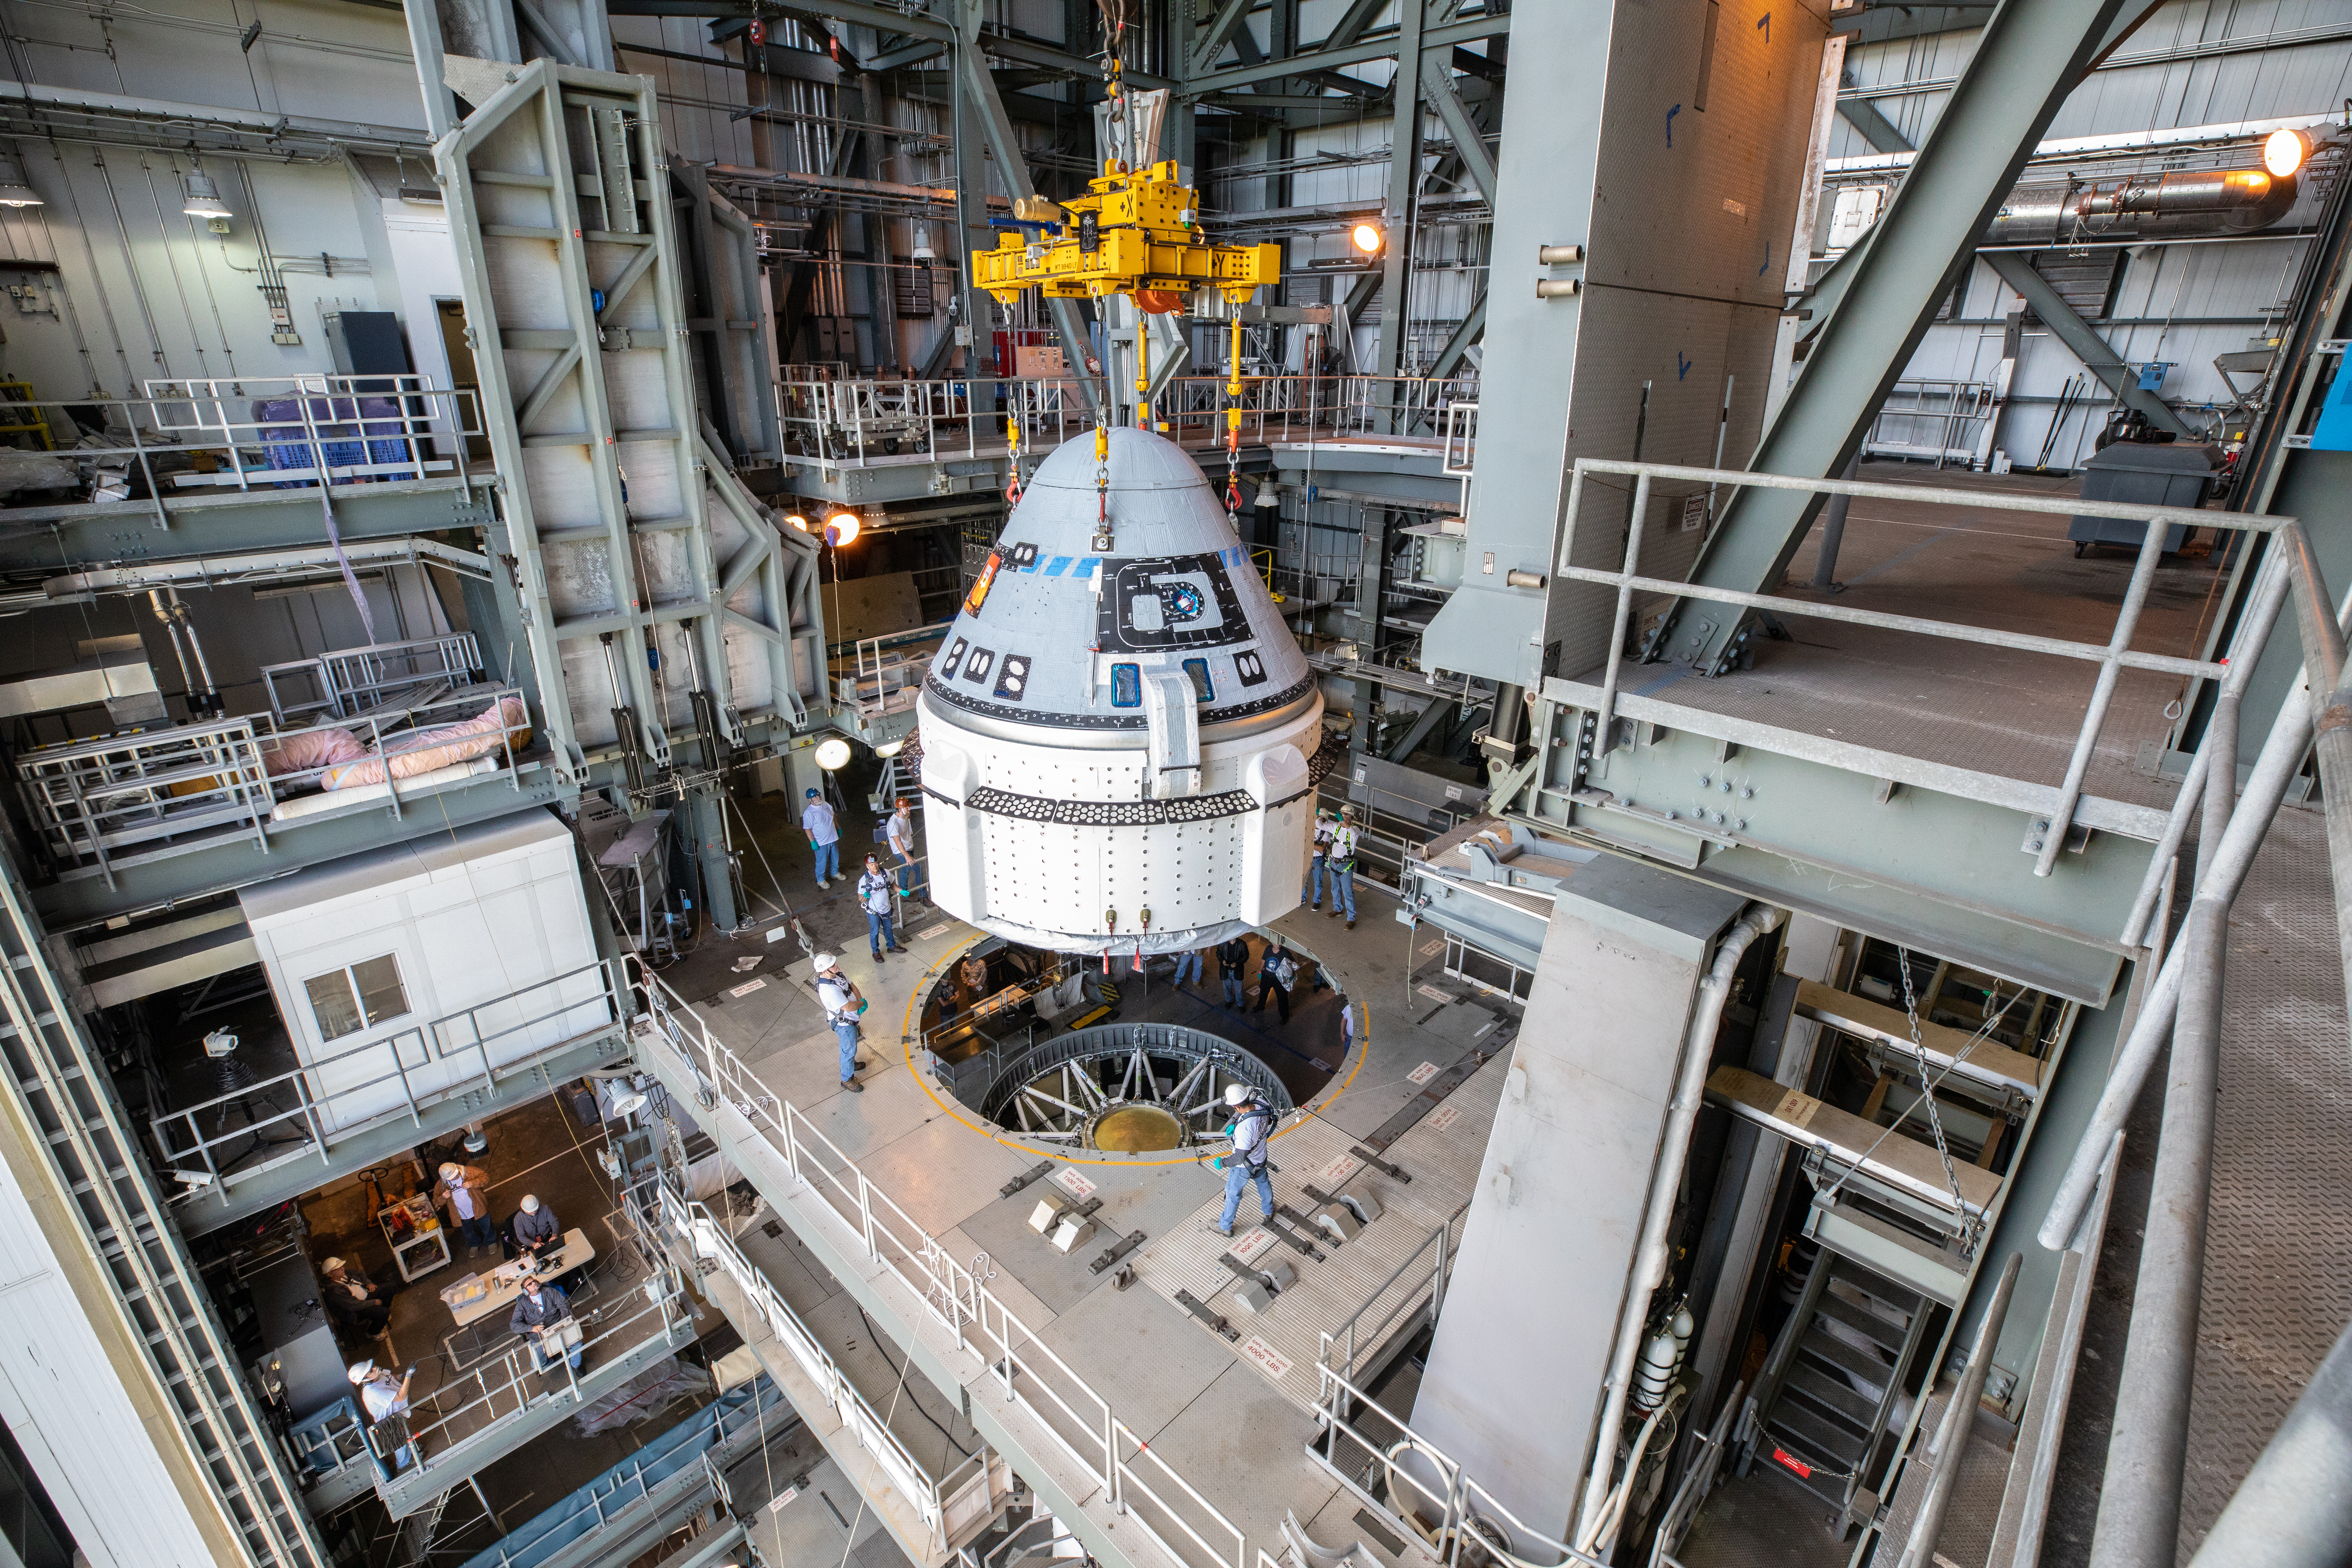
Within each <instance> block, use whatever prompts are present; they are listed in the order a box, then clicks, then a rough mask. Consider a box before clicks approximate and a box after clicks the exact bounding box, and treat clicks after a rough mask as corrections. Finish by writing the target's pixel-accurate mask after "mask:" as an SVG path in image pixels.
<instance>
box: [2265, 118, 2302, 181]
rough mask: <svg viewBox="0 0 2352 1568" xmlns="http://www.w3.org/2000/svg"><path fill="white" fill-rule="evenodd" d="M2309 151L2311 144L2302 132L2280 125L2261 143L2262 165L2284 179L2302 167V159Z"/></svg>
mask: <svg viewBox="0 0 2352 1568" xmlns="http://www.w3.org/2000/svg"><path fill="white" fill-rule="evenodd" d="M2310 153H2311V145H2310V143H2309V142H2305V140H2304V139H2303V132H2300V131H2289V130H2287V129H2285V128H2284V126H2282V127H2281V128H2280V129H2278V130H2276V131H2273V132H2271V133H2270V137H2269V139H2268V140H2266V141H2265V142H2263V168H2265V169H2268V170H2269V171H2270V172H2271V173H2272V174H2273V175H2275V176H2276V177H2277V178H2279V179H2282V180H2284V179H2285V178H2286V177H2287V176H2288V175H2289V174H2294V172H2295V171H2296V170H2297V169H2300V168H2302V167H2303V161H2304V159H2305V158H2306V157H2308V156H2309V155H2310Z"/></svg>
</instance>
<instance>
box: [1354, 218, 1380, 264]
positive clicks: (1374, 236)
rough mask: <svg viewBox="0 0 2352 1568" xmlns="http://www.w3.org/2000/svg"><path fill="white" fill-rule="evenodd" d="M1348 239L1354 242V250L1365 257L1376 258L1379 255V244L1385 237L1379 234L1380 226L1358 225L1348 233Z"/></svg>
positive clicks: (1374, 224) (1373, 224)
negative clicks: (1360, 252)
mask: <svg viewBox="0 0 2352 1568" xmlns="http://www.w3.org/2000/svg"><path fill="white" fill-rule="evenodd" d="M1348 237H1349V240H1351V241H1353V242H1354V244H1355V247H1356V248H1357V249H1358V250H1360V251H1362V252H1363V253H1364V254H1365V255H1366V256H1377V255H1379V254H1380V248H1381V240H1382V239H1384V238H1385V236H1384V235H1382V234H1381V226H1380V225H1378V224H1376V223H1360V224H1358V225H1357V226H1355V227H1354V228H1353V229H1352V230H1350V231H1349V235H1348Z"/></svg>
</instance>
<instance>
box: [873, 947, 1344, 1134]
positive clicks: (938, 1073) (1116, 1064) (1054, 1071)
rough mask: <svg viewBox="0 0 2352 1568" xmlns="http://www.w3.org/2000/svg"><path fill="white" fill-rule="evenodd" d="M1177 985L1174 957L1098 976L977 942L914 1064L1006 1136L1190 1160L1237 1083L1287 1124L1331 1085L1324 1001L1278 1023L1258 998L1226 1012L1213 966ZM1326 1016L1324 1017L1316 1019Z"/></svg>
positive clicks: (1093, 968)
mask: <svg viewBox="0 0 2352 1568" xmlns="http://www.w3.org/2000/svg"><path fill="white" fill-rule="evenodd" d="M1293 951H1294V952H1296V953H1297V956H1298V957H1299V958H1300V959H1302V960H1304V961H1306V962H1307V963H1311V962H1312V960H1311V958H1309V957H1308V955H1307V954H1305V953H1304V952H1298V951H1297V949H1296V948H1295V947H1294V949H1293ZM1254 979H1255V976H1254V975H1253V981H1254ZM1173 981H1174V960H1173V958H1172V957H1163V958H1158V959H1154V960H1153V961H1152V968H1151V970H1150V973H1148V974H1146V973H1137V972H1136V971H1135V970H1134V968H1133V966H1132V960H1131V959H1129V958H1126V957H1119V958H1115V959H1114V960H1113V961H1112V964H1111V967H1110V968H1109V969H1108V971H1106V970H1105V968H1104V967H1103V963H1102V959H1101V957H1100V956H1099V955H1096V956H1093V957H1087V956H1082V955H1072V954H1065V953H1055V952H1047V951H1045V950H1042V949H1036V948H1029V947H1024V946H1022V945H1020V944H1018V943H1013V942H1004V941H1003V940H1002V939H1000V938H995V937H986V938H982V939H981V940H979V941H977V942H973V943H972V944H971V946H970V947H969V948H967V949H965V950H964V951H963V952H960V953H958V954H957V955H956V956H955V957H954V958H953V959H951V960H950V961H949V962H948V963H947V964H945V965H944V966H943V967H942V968H941V969H940V972H939V973H938V975H937V976H936V977H935V979H934V981H933V984H932V985H931V988H930V990H929V993H928V994H926V995H925V996H924V997H923V999H922V1003H921V1005H920V1007H919V1012H918V1015H917V1016H918V1025H919V1030H920V1034H919V1045H920V1047H922V1052H923V1057H922V1058H921V1059H922V1060H923V1062H924V1065H925V1066H926V1067H927V1068H928V1069H929V1072H930V1073H931V1075H932V1076H933V1078H934V1079H936V1080H937V1081H938V1083H939V1085H940V1088H941V1089H945V1090H946V1091H947V1092H948V1093H950V1095H952V1096H953V1097H954V1098H955V1099H956V1100H959V1101H961V1103H962V1104H963V1105H965V1106H966V1107H968V1108H969V1109H971V1110H974V1111H976V1112H978V1113H979V1114H980V1115H981V1116H982V1117H984V1118H986V1119H987V1120H988V1121H992V1122H993V1123H994V1124H995V1125H996V1126H998V1127H1000V1128H1002V1129H1003V1131H1006V1132H1008V1133H1012V1134H1014V1135H1016V1136H1019V1137H1022V1138H1024V1139H1031V1140H1034V1141H1035V1142H1037V1143H1038V1144H1040V1145H1041V1146H1042V1147H1045V1148H1046V1149H1050V1150H1066V1151H1069V1152H1073V1153H1075V1152H1079V1151H1087V1152H1104V1153H1111V1154H1138V1155H1149V1154H1162V1153H1168V1152H1175V1151H1181V1150H1184V1149H1187V1148H1190V1147H1191V1146H1192V1145H1193V1144H1195V1143H1198V1142H1208V1141H1211V1140H1213V1139H1215V1138H1217V1137H1218V1136H1219V1135H1220V1134H1221V1133H1222V1132H1223V1129H1224V1127H1225V1124H1226V1122H1227V1121H1228V1120H1229V1117H1228V1114H1227V1110H1226V1107H1225V1104H1224V1095H1225V1090H1226V1089H1228V1088H1229V1087H1230V1086H1232V1085H1234V1084H1236V1083H1240V1084H1245V1085H1247V1086H1248V1087H1249V1088H1250V1089H1252V1090H1253V1091H1255V1093H1256V1094H1257V1095H1258V1096H1260V1097H1261V1098H1263V1099H1264V1100H1266V1101H1267V1103H1269V1104H1271V1105H1273V1106H1275V1107H1276V1108H1277V1109H1278V1110H1285V1111H1287V1110H1290V1109H1291V1108H1292V1106H1293V1105H1294V1104H1296V1103H1298V1102H1299V1101H1301V1100H1307V1099H1311V1098H1312V1097H1313V1096H1314V1095H1315V1094H1317V1093H1319V1092H1321V1090H1322V1089H1323V1088H1324V1086H1325V1085H1327V1084H1328V1083H1329V1082H1330V1081H1331V1080H1332V1078H1331V1075H1332V1073H1333V1071H1334V1070H1335V1069H1336V1068H1337V1067H1338V1066H1339V1061H1340V1059H1341V1058H1342V1057H1343V1055H1344V1050H1343V1048H1342V1042H1341V1040H1340V1033H1341V1032H1340V1030H1339V1025H1338V1022H1337V1017H1336V1013H1337V1006H1336V998H1335V997H1334V996H1333V994H1331V993H1329V992H1328V991H1324V992H1320V993H1318V994H1315V996H1314V997H1313V998H1311V1000H1312V1001H1313V1003H1314V1005H1313V1006H1309V1005H1307V1003H1304V1002H1295V1003H1294V1005H1293V1006H1292V1009H1291V1012H1290V1015H1289V1016H1280V1015H1277V1014H1276V1012H1274V1011H1270V1010H1269V1011H1259V1010H1256V1009H1255V1008H1253V1007H1251V1006H1250V1005H1248V1001H1249V1000H1251V999H1252V998H1245V1000H1244V1005H1241V1006H1234V1005H1227V1004H1226V1003H1225V1002H1224V999H1223V984H1222V975H1221V974H1220V973H1219V970H1218V966H1217V965H1216V963H1214V961H1212V962H1211V963H1210V965H1209V969H1208V973H1207V975H1206V978H1205V984H1202V983H1194V984H1189V985H1187V986H1186V987H1184V988H1182V989H1179V988H1178V987H1177V986H1176V985H1175V984H1173ZM1297 991H1298V992H1300V993H1302V994H1303V993H1306V992H1307V983H1306V982H1301V983H1300V984H1299V985H1298V987H1297ZM1327 1011H1328V1012H1330V1013H1332V1014H1333V1015H1334V1016H1332V1017H1331V1018H1328V1019H1325V1018H1322V1017H1321V1016H1320V1014H1321V1013H1322V1012H1327ZM1327 1036H1328V1038H1326V1037H1327Z"/></svg>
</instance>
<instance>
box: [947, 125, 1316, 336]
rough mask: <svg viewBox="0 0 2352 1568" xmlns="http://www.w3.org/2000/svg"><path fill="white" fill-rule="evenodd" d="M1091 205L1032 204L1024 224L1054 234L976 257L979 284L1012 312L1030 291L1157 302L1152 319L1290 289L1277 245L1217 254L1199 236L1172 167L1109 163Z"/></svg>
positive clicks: (1219, 249) (1087, 199) (1019, 210)
mask: <svg viewBox="0 0 2352 1568" xmlns="http://www.w3.org/2000/svg"><path fill="white" fill-rule="evenodd" d="M1087 186H1088V188H1089V189H1090V190H1091V191H1092V192H1093V193H1094V194H1093V195H1084V196H1077V197H1074V198H1072V199H1071V200H1070V201H1068V202H1066V203H1059V204H1057V203H1055V202H1052V201H1049V200H1047V199H1046V198H1045V197H1044V196H1030V197H1026V198H1024V199H1023V200H1022V201H1020V202H1017V203H1015V204H1014V206H1013V217H1014V218H1015V219H1016V220H1019V221H1021V222H1024V223H1031V224H1036V225H1039V226H1051V227H1052V228H1053V230H1054V232H1053V233H1052V234H1051V235H1045V236H1039V237H1035V238H1031V237H1028V236H1027V235H1025V234H1022V233H1017V232H1015V233H1008V234H1005V235H1004V236H1003V237H1001V238H999V239H998V240H997V242H996V248H995V249H994V250H976V251H974V252H972V256H971V280H972V283H973V284H974V286H976V287H978V288H981V289H986V290H988V292H990V293H991V294H993V295H994V296H995V297H996V300H997V302H998V303H999V304H1003V305H1010V304H1012V303H1013V300H1014V299H1015V297H1017V296H1018V295H1019V294H1020V293H1021V291H1022V290H1023V289H1034V288H1043V289H1045V296H1046V298H1048V299H1052V300H1088V299H1093V300H1099V299H1102V298H1104V297H1105V296H1107V295H1111V294H1136V295H1159V296H1160V297H1161V298H1160V300H1147V301H1145V304H1146V308H1147V309H1157V310H1174V309H1180V308H1181V300H1182V297H1183V296H1184V295H1186V294H1189V293H1190V292H1192V290H1193V289H1220V290H1222V291H1223V294H1224V296H1225V298H1226V299H1227V300H1230V301H1231V302H1232V303H1234V304H1235V305H1245V304H1247V303H1248V302H1249V298H1250V295H1251V294H1253V293H1254V292H1255V291H1256V290H1257V289H1262V288H1265V287H1266V286H1268V285H1270V284H1274V283H1277V282H1279V281H1281V279H1282V247H1280V246H1278V245H1211V244H1210V243H1209V242H1208V240H1207V238H1206V237H1203V236H1202V233H1201V221H1200V204H1199V200H1198V198H1196V197H1195V196H1194V195H1193V194H1192V188H1191V187H1190V186H1188V185H1185V184H1181V183H1180V181H1179V179H1178V175H1177V165H1176V164H1175V163H1173V162H1169V163H1154V164H1152V165H1151V166H1150V168H1148V169H1143V170H1133V169H1129V167H1128V166H1127V165H1126V164H1125V163H1121V162H1119V160H1118V159H1116V158H1111V159H1107V160H1105V161H1104V164H1103V174H1102V177H1101V178H1100V179H1098V180H1090V181H1088V182H1087Z"/></svg>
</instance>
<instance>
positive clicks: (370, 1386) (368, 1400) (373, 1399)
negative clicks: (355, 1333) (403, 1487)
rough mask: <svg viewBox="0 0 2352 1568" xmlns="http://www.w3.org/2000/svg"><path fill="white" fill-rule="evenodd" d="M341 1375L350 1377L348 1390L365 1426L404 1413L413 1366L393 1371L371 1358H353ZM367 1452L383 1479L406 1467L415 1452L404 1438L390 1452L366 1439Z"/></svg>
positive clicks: (405, 1411)
mask: <svg viewBox="0 0 2352 1568" xmlns="http://www.w3.org/2000/svg"><path fill="white" fill-rule="evenodd" d="M344 1375H345V1376H346V1377H348V1378H350V1379H351V1384H352V1392H353V1393H354V1394H358V1395H359V1401H360V1408H361V1409H362V1410H363V1411H365V1412H366V1413H367V1420H366V1425H367V1426H371V1427H373V1426H375V1425H376V1424H377V1423H378V1422H382V1421H389V1420H391V1419H392V1418H393V1417H394V1416H395V1415H407V1414H408V1384H409V1383H410V1382H411V1380H413V1379H414V1378H415V1376H416V1369H415V1367H413V1366H412V1367H410V1368H409V1369H408V1370H407V1371H406V1372H402V1373H395V1372H394V1371H393V1370H391V1369H390V1368H389V1367H379V1366H378V1365H376V1364H375V1363H373V1362H372V1361H355V1362H353V1363H352V1364H351V1365H350V1366H349V1367H347V1368H345V1369H344ZM399 1435H400V1436H402V1437H405V1436H407V1434H406V1433H405V1432H402V1433H400V1434H399ZM368 1452H369V1454H370V1455H372V1456H373V1458H374V1459H375V1466H376V1468H377V1469H379V1470H381V1471H382V1472H383V1479H385V1480H390V1479H392V1478H393V1477H394V1476H395V1475H397V1474H399V1473H400V1472H401V1471H402V1470H404V1469H406V1468H408V1467H409V1466H410V1465H411V1464H413V1463H415V1459H416V1455H415V1452H414V1451H413V1450H412V1449H411V1448H410V1447H409V1446H408V1444H407V1443H406V1442H402V1443H401V1444H400V1446H399V1447H396V1448H395V1449H394V1450H393V1452H392V1453H390V1454H385V1453H383V1452H382V1451H381V1449H380V1448H379V1446H378V1443H377V1442H376V1441H375V1440H373V1438H372V1439H371V1440H370V1442H369V1443H368Z"/></svg>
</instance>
